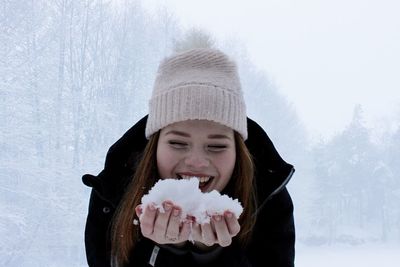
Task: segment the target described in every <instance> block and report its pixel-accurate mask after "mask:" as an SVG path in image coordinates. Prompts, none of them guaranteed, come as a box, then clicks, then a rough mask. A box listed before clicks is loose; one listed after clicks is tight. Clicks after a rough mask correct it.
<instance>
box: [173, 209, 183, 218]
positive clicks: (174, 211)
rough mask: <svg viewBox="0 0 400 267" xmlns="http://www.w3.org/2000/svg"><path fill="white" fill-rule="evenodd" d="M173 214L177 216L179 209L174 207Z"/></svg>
mask: <svg viewBox="0 0 400 267" xmlns="http://www.w3.org/2000/svg"><path fill="white" fill-rule="evenodd" d="M172 213H173V214H174V216H179V213H181V211H180V210H179V209H174V210H173V212H172Z"/></svg>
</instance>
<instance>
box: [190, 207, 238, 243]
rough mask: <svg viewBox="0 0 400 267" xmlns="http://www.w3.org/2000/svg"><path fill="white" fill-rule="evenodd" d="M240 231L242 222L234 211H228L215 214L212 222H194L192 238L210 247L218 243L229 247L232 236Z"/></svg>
mask: <svg viewBox="0 0 400 267" xmlns="http://www.w3.org/2000/svg"><path fill="white" fill-rule="evenodd" d="M239 231H240V224H239V221H238V220H237V218H236V217H235V216H234V215H233V213H232V212H230V211H226V212H225V213H224V214H223V215H214V216H212V217H211V219H210V223H204V224H198V223H193V229H192V238H193V240H194V241H197V242H196V244H198V242H200V243H201V244H204V245H206V246H208V247H210V246H212V245H214V244H218V245H220V246H221V247H227V246H229V245H230V244H231V243H232V238H233V237H234V236H236V235H237V234H238V233H239Z"/></svg>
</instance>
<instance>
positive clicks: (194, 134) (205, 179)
mask: <svg viewBox="0 0 400 267" xmlns="http://www.w3.org/2000/svg"><path fill="white" fill-rule="evenodd" d="M235 160H236V149H235V139H234V133H233V130H232V129H231V128H228V127H226V126H223V125H221V124H218V123H216V122H212V121H207V120H187V121H182V122H177V123H174V124H171V125H169V126H167V127H165V128H163V129H162V130H161V132H160V137H159V140H158V145H157V167H158V172H159V174H160V176H161V178H162V179H165V178H177V179H187V178H190V177H192V176H196V177H199V179H200V186H199V188H200V189H201V191H202V192H210V191H212V190H214V189H215V190H217V191H219V192H221V191H222V190H223V189H224V188H225V186H226V185H227V184H228V182H229V179H230V178H231V176H232V172H233V169H234V167H235Z"/></svg>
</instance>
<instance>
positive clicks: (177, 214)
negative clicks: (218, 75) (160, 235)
mask: <svg viewBox="0 0 400 267" xmlns="http://www.w3.org/2000/svg"><path fill="white" fill-rule="evenodd" d="M180 223H181V210H180V209H179V208H178V207H173V208H172V210H171V214H170V218H169V222H168V226H167V228H166V229H167V231H166V233H165V238H166V239H167V240H170V241H171V242H174V241H178V240H179V225H180Z"/></svg>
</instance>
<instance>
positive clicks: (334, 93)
mask: <svg viewBox="0 0 400 267" xmlns="http://www.w3.org/2000/svg"><path fill="white" fill-rule="evenodd" d="M143 2H144V6H145V7H147V8H149V10H152V9H154V7H155V6H156V5H157V7H158V8H159V7H160V5H162V4H161V3H163V4H164V5H165V6H167V7H168V9H170V11H171V12H172V13H174V14H175V15H176V16H177V18H178V19H179V22H180V23H181V25H182V26H183V27H184V28H190V27H193V26H195V27H199V28H202V29H205V30H207V31H208V32H210V33H211V34H213V35H214V36H215V37H216V38H217V39H218V40H219V39H225V38H231V37H235V38H238V39H240V40H241V42H242V43H243V44H244V45H245V47H246V48H247V50H248V53H249V55H250V57H251V58H252V61H253V62H254V63H255V64H256V65H257V66H258V67H260V68H261V69H263V70H265V71H266V72H267V74H268V75H269V77H270V78H271V79H272V80H273V81H274V83H275V84H276V86H277V87H278V89H279V90H280V91H281V92H282V94H284V95H285V96H286V97H287V98H288V100H289V101H290V102H292V103H293V105H294V106H295V108H296V110H297V112H298V113H299V116H300V118H301V119H302V121H303V122H304V124H305V126H306V127H307V130H308V131H309V133H310V134H311V136H313V137H318V136H320V135H322V136H323V137H329V136H331V135H332V134H334V133H335V132H339V131H341V130H342V129H343V128H344V127H345V125H346V124H347V123H349V121H350V120H351V117H352V111H353V108H354V105H356V104H357V103H359V104H361V105H362V106H363V108H364V115H365V118H366V122H367V124H368V126H370V127H375V128H377V127H382V123H383V122H384V121H386V120H390V119H392V118H394V117H395V116H399V113H400V108H399V106H400V15H399V14H400V1H397V0H335V1H322V0H320V1H318V0H301V1H300V0H265V1H261V0H260V1H255V0H245V1H235V0H218V1H216V0H201V1H189V0H163V1H156V0H146V1H143ZM396 114H397V115H396Z"/></svg>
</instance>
